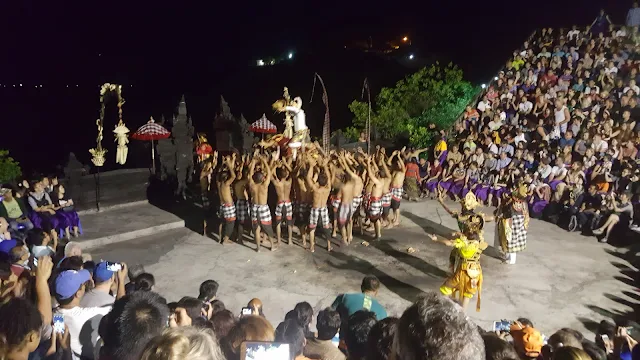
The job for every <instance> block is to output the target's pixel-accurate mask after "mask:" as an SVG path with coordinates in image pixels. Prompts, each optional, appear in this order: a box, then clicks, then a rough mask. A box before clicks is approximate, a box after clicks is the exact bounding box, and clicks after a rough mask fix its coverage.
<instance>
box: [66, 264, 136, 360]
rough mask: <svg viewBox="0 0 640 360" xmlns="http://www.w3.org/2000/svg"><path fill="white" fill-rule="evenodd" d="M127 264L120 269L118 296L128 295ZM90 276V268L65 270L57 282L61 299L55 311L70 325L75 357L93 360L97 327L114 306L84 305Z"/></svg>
mask: <svg viewBox="0 0 640 360" xmlns="http://www.w3.org/2000/svg"><path fill="white" fill-rule="evenodd" d="M126 274H127V266H126V265H125V264H122V267H121V270H119V271H118V275H117V278H118V298H120V297H123V296H124V295H125V290H124V282H125V278H126ZM90 279H91V274H90V273H89V271H87V270H79V271H76V270H66V271H63V272H61V273H60V274H58V276H57V277H56V281H55V284H56V285H55V298H56V300H57V301H58V304H59V306H58V308H56V309H55V313H56V314H60V315H62V316H63V317H64V323H65V325H66V326H67V327H68V328H69V337H70V339H71V341H70V342H71V352H72V358H73V359H74V360H80V359H93V358H94V356H95V351H94V347H95V346H96V343H97V342H98V341H99V340H100V339H99V336H98V327H99V325H100V320H101V319H102V317H103V316H104V315H106V314H108V313H109V311H111V306H105V307H81V306H80V301H81V300H82V297H83V295H84V293H85V286H86V283H87V282H88V281H89V280H90Z"/></svg>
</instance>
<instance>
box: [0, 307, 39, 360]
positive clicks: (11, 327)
mask: <svg viewBox="0 0 640 360" xmlns="http://www.w3.org/2000/svg"><path fill="white" fill-rule="evenodd" d="M0 319H1V321H0V340H1V343H0V358H1V359H9V360H27V359H28V358H29V354H31V353H32V352H34V351H35V350H36V349H37V348H38V345H39V344H40V331H41V329H42V325H43V322H42V315H40V312H39V311H38V308H37V307H36V306H35V305H34V304H32V303H31V302H30V301H28V300H24V299H11V300H9V301H8V302H7V303H5V304H3V305H2V306H0Z"/></svg>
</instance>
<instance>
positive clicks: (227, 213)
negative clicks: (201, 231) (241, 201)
mask: <svg viewBox="0 0 640 360" xmlns="http://www.w3.org/2000/svg"><path fill="white" fill-rule="evenodd" d="M218 216H219V217H220V219H224V220H225V221H229V222H231V221H236V206H235V205H233V204H222V205H220V209H219V210H218Z"/></svg>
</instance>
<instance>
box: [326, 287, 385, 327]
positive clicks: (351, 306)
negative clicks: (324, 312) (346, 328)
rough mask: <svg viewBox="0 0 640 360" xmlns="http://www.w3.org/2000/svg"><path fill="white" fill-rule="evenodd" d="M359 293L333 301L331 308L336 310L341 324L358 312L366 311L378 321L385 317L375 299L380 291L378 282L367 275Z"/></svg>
mask: <svg viewBox="0 0 640 360" xmlns="http://www.w3.org/2000/svg"><path fill="white" fill-rule="evenodd" d="M360 290H361V291H362V292H361V293H350V294H341V295H338V297H337V298H336V299H335V300H334V301H333V304H331V308H332V309H334V310H338V312H339V313H340V316H341V317H342V320H343V322H344V321H345V319H348V318H349V316H351V315H353V314H354V313H355V312H356V311H359V310H368V311H372V312H373V313H375V314H376V318H377V319H378V320H382V319H384V318H386V317H387V312H386V311H385V309H384V308H383V307H382V305H380V303H379V302H378V300H376V299H375V297H376V296H377V295H378V290H380V280H378V278H377V277H375V276H373V275H367V276H365V277H364V279H362V285H360Z"/></svg>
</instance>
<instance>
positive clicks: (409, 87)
mask: <svg viewBox="0 0 640 360" xmlns="http://www.w3.org/2000/svg"><path fill="white" fill-rule="evenodd" d="M478 91H479V89H478V88H477V87H474V86H472V85H471V83H470V82H468V81H465V80H464V78H463V74H462V70H460V69H459V68H458V67H457V66H455V65H453V64H451V63H449V64H448V65H446V66H441V65H440V64H439V63H437V62H436V63H435V64H434V65H431V66H429V67H425V68H422V69H421V70H419V71H418V72H416V73H414V74H412V75H409V76H407V77H406V78H405V79H403V80H400V81H398V82H397V83H396V85H395V87H393V88H382V89H381V90H380V93H379V94H378V96H377V97H376V98H375V107H373V108H372V109H371V125H372V126H375V128H376V131H377V133H378V134H379V135H380V136H381V137H382V138H385V139H390V140H393V139H395V138H397V137H398V136H399V135H401V134H404V135H405V136H406V135H408V136H409V140H410V142H411V145H413V146H417V147H424V146H428V145H430V144H431V143H432V141H433V138H434V136H435V134H433V132H434V131H433V130H429V129H428V125H429V124H434V125H436V126H437V127H438V128H441V129H442V128H448V127H450V126H451V125H452V124H453V123H454V122H455V120H456V118H457V117H458V116H459V115H460V114H461V113H462V111H463V110H464V107H465V106H466V105H467V104H468V103H469V102H470V101H471V99H472V98H473V96H474V95H475V94H476V93H477V92H478ZM368 107H369V106H368V104H367V102H364V101H353V102H352V103H351V104H350V105H349V110H351V112H352V113H353V115H354V119H353V126H354V127H355V128H356V129H364V128H365V126H366V123H367V117H368ZM350 130H351V129H350ZM351 131H353V130H351Z"/></svg>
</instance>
